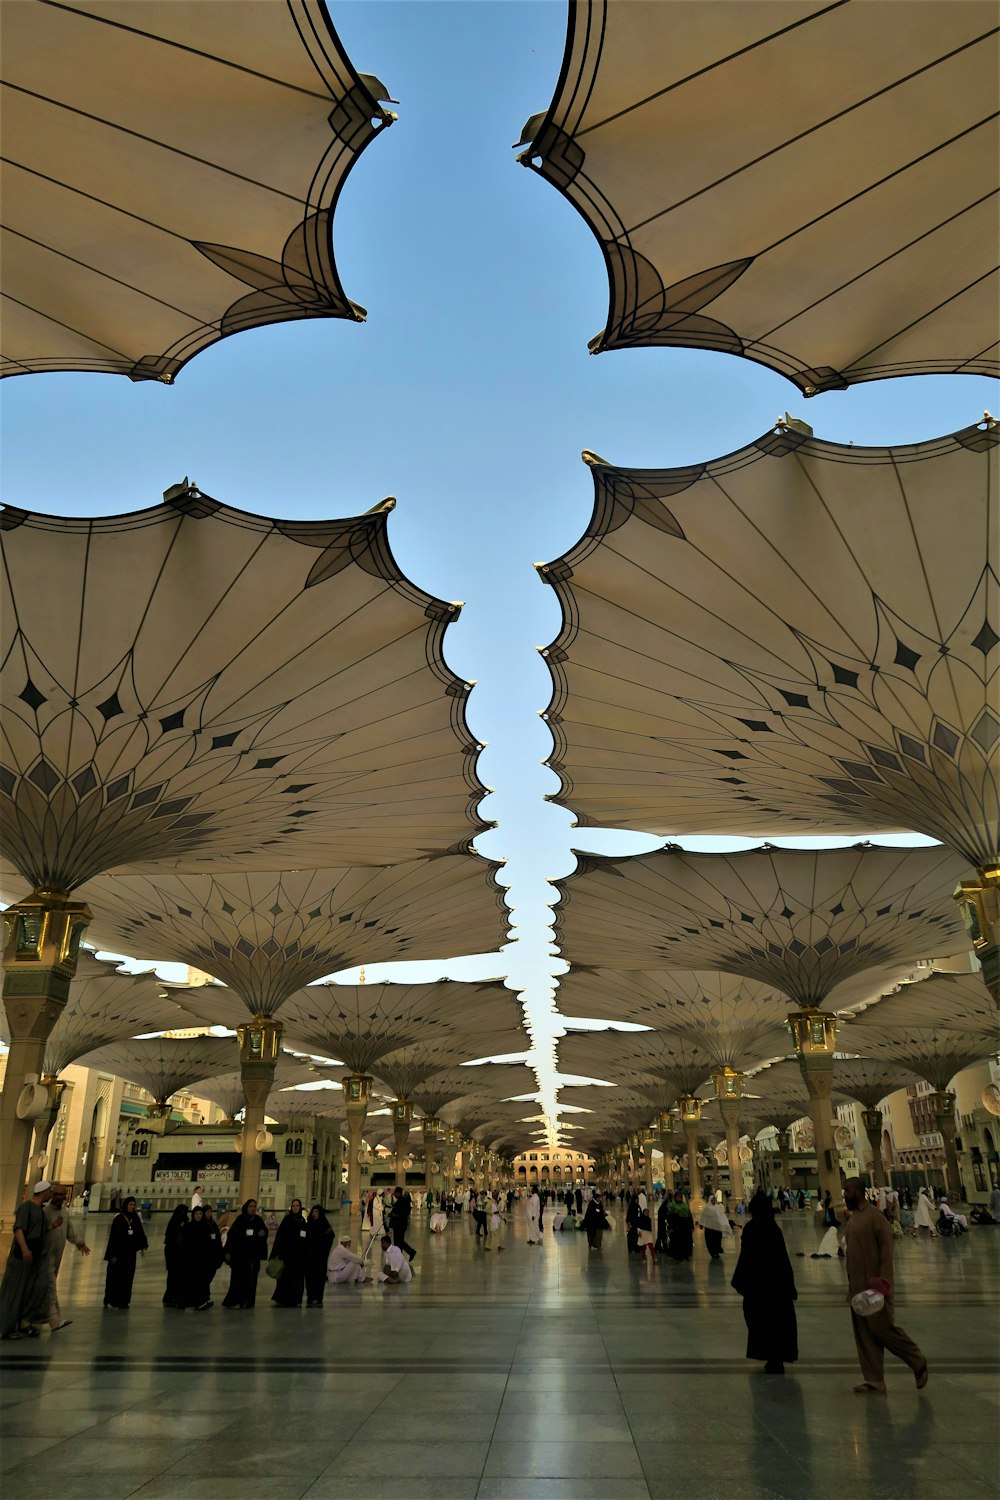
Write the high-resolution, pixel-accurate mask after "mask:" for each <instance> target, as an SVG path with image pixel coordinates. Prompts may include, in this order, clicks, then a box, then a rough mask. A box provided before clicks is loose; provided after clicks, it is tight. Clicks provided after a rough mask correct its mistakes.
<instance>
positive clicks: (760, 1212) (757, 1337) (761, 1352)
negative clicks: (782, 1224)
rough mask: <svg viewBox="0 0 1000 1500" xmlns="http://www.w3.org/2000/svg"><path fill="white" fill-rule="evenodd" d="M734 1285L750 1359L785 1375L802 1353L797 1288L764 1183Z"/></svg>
mask: <svg viewBox="0 0 1000 1500" xmlns="http://www.w3.org/2000/svg"><path fill="white" fill-rule="evenodd" d="M883 1222H884V1221H883ZM730 1285H731V1286H732V1288H733V1290H734V1291H735V1292H738V1293H739V1295H740V1296H741V1297H742V1298H743V1318H744V1321H745V1322H746V1325H747V1359H762V1360H763V1361H764V1373H765V1375H784V1373H785V1366H786V1365H789V1364H794V1363H795V1361H796V1360H797V1359H798V1357H799V1346H798V1326H797V1324H796V1319H795V1302H796V1299H797V1297H798V1293H797V1291H796V1290H795V1276H794V1275H793V1273H792V1263H791V1261H790V1260H789V1258H788V1250H787V1248H786V1246H785V1237H784V1235H783V1234H782V1232H781V1230H780V1229H779V1227H778V1225H777V1223H776V1221H775V1217H774V1205H773V1203H772V1202H771V1200H770V1198H769V1197H768V1196H767V1195H766V1194H765V1193H763V1192H762V1191H761V1190H760V1188H758V1189H757V1191H756V1193H754V1195H753V1197H752V1198H751V1199H750V1221H749V1223H748V1224H747V1225H746V1226H745V1227H744V1230H743V1235H742V1238H741V1240H740V1254H739V1259H738V1260H737V1262H736V1270H735V1271H734V1272H733V1279H732V1281H731V1283H730Z"/></svg>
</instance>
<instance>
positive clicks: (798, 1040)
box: [785, 1006, 837, 1060]
mask: <svg viewBox="0 0 1000 1500" xmlns="http://www.w3.org/2000/svg"><path fill="white" fill-rule="evenodd" d="M785 1024H786V1026H787V1027H788V1030H789V1032H790V1033H791V1038H792V1041H793V1042H794V1043H795V1050H796V1052H797V1053H798V1054H799V1058H800V1059H802V1060H805V1059H809V1058H812V1057H830V1058H832V1057H833V1054H834V1051H835V1050H836V1044H837V1018H836V1016H833V1015H831V1014H830V1013H829V1011H825V1010H820V1009H819V1008H818V1007H816V1006H810V1007H809V1008H808V1009H806V1010H793V1011H792V1012H791V1014H790V1015H789V1016H787V1017H786V1020H785Z"/></svg>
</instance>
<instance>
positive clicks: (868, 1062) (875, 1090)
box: [762, 1057, 919, 1109]
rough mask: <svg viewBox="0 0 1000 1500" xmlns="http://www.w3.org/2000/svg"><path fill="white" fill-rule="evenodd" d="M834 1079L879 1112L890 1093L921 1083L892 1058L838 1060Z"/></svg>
mask: <svg viewBox="0 0 1000 1500" xmlns="http://www.w3.org/2000/svg"><path fill="white" fill-rule="evenodd" d="M762 1076H764V1077H766V1074H764V1075H762ZM834 1077H835V1078H836V1080H837V1089H838V1092H839V1093H842V1094H846V1095H847V1097H848V1098H849V1099H857V1101H858V1103H859V1104H863V1105H864V1107H865V1109H877V1108H878V1106H879V1105H880V1104H881V1102H882V1100H883V1099H885V1098H887V1097H888V1095H889V1094H894V1093H895V1092H896V1091H897V1089H905V1088H906V1086H907V1085H908V1084H911V1083H917V1082H919V1079H918V1077H917V1074H916V1073H914V1072H912V1071H911V1069H909V1068H906V1067H903V1065H902V1064H901V1063H894V1062H891V1061H889V1060H888V1059H884V1060H881V1061H876V1059H875V1058H873V1057H838V1058H837V1060H836V1063H835V1064H834Z"/></svg>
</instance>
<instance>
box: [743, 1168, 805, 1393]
mask: <svg viewBox="0 0 1000 1500" xmlns="http://www.w3.org/2000/svg"><path fill="white" fill-rule="evenodd" d="M731 1285H732V1287H733V1289H734V1290H735V1291H737V1292H738V1293H739V1294H740V1296H741V1297H742V1298H743V1317H744V1319H745V1320H746V1325H747V1359H762V1360H763V1361H764V1373H765V1375H784V1373H785V1366H786V1365H788V1364H794V1363H795V1361H796V1360H797V1359H798V1357H799V1346H798V1328H797V1326H796V1322H795V1299H796V1297H797V1295H798V1294H797V1292H796V1290H795V1277H794V1276H793V1274H792V1263H791V1261H790V1260H789V1259H788V1251H787V1250H786V1248H785V1237H784V1235H783V1234H782V1232H781V1230H780V1229H779V1228H778V1225H777V1223H776V1222H775V1218H774V1208H773V1205H772V1204H771V1201H770V1199H769V1198H768V1197H767V1196H766V1195H765V1194H764V1193H763V1192H761V1191H760V1189H758V1190H757V1192H756V1193H754V1195H753V1197H752V1198H751V1200H750V1222H749V1223H748V1224H747V1225H746V1226H745V1228H744V1230H743V1235H742V1239H741V1242H740V1258H739V1260H738V1261H737V1262H736V1270H735V1272H734V1273H733V1279H732V1283H731Z"/></svg>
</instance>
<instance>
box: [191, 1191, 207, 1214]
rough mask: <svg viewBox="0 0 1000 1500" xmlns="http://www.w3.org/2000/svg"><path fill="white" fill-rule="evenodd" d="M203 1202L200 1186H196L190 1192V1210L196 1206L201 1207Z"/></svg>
mask: <svg viewBox="0 0 1000 1500" xmlns="http://www.w3.org/2000/svg"><path fill="white" fill-rule="evenodd" d="M203 1202H204V1200H203V1199H202V1196H201V1188H200V1187H196V1188H195V1190H194V1192H193V1193H192V1194H191V1208H192V1210H193V1209H196V1208H201V1207H202V1206H203Z"/></svg>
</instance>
